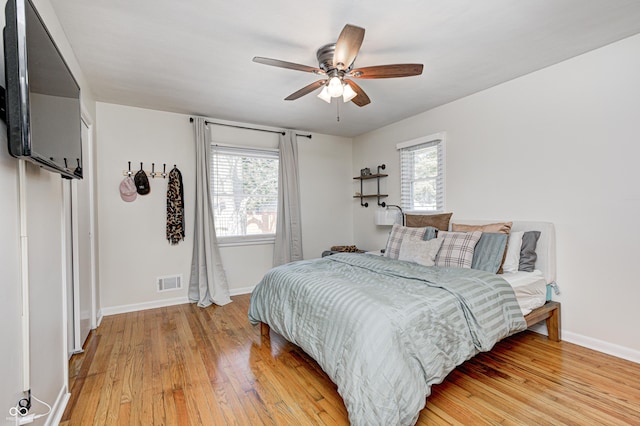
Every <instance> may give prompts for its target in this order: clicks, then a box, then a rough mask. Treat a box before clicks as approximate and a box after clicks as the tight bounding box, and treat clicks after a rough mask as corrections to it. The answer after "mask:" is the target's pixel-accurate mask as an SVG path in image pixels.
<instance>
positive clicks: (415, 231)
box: [384, 224, 426, 259]
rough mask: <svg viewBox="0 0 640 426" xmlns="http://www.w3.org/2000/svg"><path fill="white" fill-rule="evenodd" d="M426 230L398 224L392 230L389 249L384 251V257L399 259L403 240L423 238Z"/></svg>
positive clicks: (388, 244)
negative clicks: (406, 238) (408, 237)
mask: <svg viewBox="0 0 640 426" xmlns="http://www.w3.org/2000/svg"><path fill="white" fill-rule="evenodd" d="M425 229H426V228H409V227H406V226H401V225H398V224H395V225H393V228H391V234H389V239H388V240H387V247H386V248H385V250H384V255H385V256H386V257H389V258H391V259H397V258H398V256H400V246H401V245H402V239H403V238H404V237H406V236H411V237H417V238H422V237H423V236H424V231H425Z"/></svg>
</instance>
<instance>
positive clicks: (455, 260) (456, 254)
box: [436, 231, 482, 268]
mask: <svg viewBox="0 0 640 426" xmlns="http://www.w3.org/2000/svg"><path fill="white" fill-rule="evenodd" d="M481 236H482V232H480V231H473V232H446V231H440V232H438V238H437V239H438V240H440V239H442V247H440V251H439V252H438V256H437V257H436V266H453V267H456V268H471V264H472V263H473V251H474V248H475V246H476V244H477V243H478V240H479V239H480V237H481Z"/></svg>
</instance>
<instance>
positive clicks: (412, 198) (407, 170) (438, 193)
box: [396, 132, 446, 213]
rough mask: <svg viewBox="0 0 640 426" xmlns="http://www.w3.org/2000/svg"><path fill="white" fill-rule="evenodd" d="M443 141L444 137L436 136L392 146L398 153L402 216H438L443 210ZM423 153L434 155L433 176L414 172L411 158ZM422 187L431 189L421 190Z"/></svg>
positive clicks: (413, 159)
mask: <svg viewBox="0 0 640 426" xmlns="http://www.w3.org/2000/svg"><path fill="white" fill-rule="evenodd" d="M445 141H446V133H445V132H440V133H434V134H432V135H428V136H422V137H419V138H416V139H412V140H409V141H405V142H400V143H398V144H396V149H398V150H399V151H400V153H399V156H400V198H401V205H402V208H403V209H404V210H405V212H407V213H438V212H443V211H444V210H445ZM433 148H435V149H436V151H435V153H434V152H433ZM426 150H431V151H432V154H431V155H434V154H435V155H436V161H437V172H436V174H435V175H431V176H425V175H424V174H422V175H421V174H420V173H417V172H416V169H415V166H416V163H415V161H416V157H415V154H416V153H419V152H421V151H422V152H424V151H426ZM425 187H431V188H432V189H431V190H425ZM420 188H422V192H423V194H422V196H421V197H420V196H419V195H418V194H419V193H420ZM424 193H426V194H427V195H425V194H424Z"/></svg>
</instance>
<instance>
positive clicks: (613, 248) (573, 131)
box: [353, 36, 640, 361]
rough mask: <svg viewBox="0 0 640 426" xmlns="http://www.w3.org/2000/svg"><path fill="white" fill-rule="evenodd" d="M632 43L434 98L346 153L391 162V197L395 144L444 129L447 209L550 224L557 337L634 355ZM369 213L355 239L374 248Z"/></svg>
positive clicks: (361, 212) (638, 131) (637, 350)
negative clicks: (464, 93) (558, 306)
mask: <svg viewBox="0 0 640 426" xmlns="http://www.w3.org/2000/svg"><path fill="white" fill-rule="evenodd" d="M638 52H640V36H634V37H631V38H628V39H625V40H622V41H620V42H617V43H615V44H612V45H609V46H606V47H604V48H601V49H599V50H596V51H593V52H590V53H587V54H584V55H582V56H579V57H576V58H573V59H571V60H568V61H565V62H563V63H560V64H557V65H555V66H552V67H549V68H546V69H543V70H541V71H538V72H535V73H533V74H529V75H527V76H524V77H522V78H519V79H516V80H513V81H510V82H507V83H505V84H502V85H499V86H497V87H494V88H492V89H489V90H486V91H483V92H480V93H477V94H475V95H472V96H469V97H466V98H463V99H460V100H458V101H455V102H452V103H450V104H448V105H444V106H442V107H439V108H435V109H433V110H430V111H427V112H425V113H422V114H419V115H417V116H414V117H411V118H409V119H407V120H404V121H401V122H398V123H395V124H393V125H390V126H387V127H384V128H382V129H379V130H377V131H375V132H372V133H369V134H366V135H363V136H361V137H358V138H357V139H356V140H355V141H354V154H353V158H354V169H356V168H359V167H361V166H363V165H370V164H375V163H377V162H387V164H388V165H389V163H391V164H392V165H393V167H392V168H391V170H390V173H391V175H392V176H390V178H389V192H391V194H392V197H390V199H391V200H394V201H398V200H399V182H398V178H397V176H398V170H397V165H398V161H399V160H398V154H397V152H396V150H395V144H396V143H397V142H401V141H405V140H410V139H413V138H416V137H419V136H422V135H429V134H433V133H437V132H441V131H445V132H447V145H446V156H447V157H446V158H447V159H446V210H448V211H453V212H454V219H455V217H461V218H477V219H513V220H526V219H530V220H543V221H551V222H554V223H555V225H556V232H557V250H558V253H557V256H558V283H559V284H560V287H561V289H562V295H561V296H560V297H558V298H557V299H558V300H560V301H561V302H562V328H563V333H564V338H565V339H566V340H572V341H575V342H577V343H580V344H583V345H585V346H591V347H596V348H599V349H600V350H604V351H608V352H611V353H615V354H618V355H621V356H625V357H627V358H630V359H635V360H637V361H640V329H639V328H638V327H637V318H636V313H637V306H636V305H637V301H638V300H640V287H639V286H638V285H637V272H636V267H635V265H636V262H637V255H638V249H637V247H636V245H635V241H636V240H638V239H639V238H640V230H639V228H638V227H637V226H636V225H635V224H636V222H637V219H638V217H639V216H640V189H639V186H638V182H640V172H639V170H640V169H639V168H638V167H637V159H638V158H639V157H640V144H638V135H640V120H638V113H639V112H640V79H638V75H640V55H638ZM425 78H428V76H425ZM354 171H355V170H354ZM369 210H370V209H369ZM371 213H372V212H371V211H365V209H357V210H356V211H355V214H354V226H355V230H354V232H355V239H356V241H357V242H358V243H362V244H363V245H375V246H380V247H381V246H383V245H384V243H385V241H386V232H385V231H378V232H372V231H373V228H374V225H372V223H373V219H372V217H371Z"/></svg>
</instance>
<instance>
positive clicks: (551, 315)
mask: <svg viewBox="0 0 640 426" xmlns="http://www.w3.org/2000/svg"><path fill="white" fill-rule="evenodd" d="M524 319H525V320H526V321H527V328H528V327H531V326H532V325H534V324H537V323H539V322H542V320H544V321H545V322H546V323H547V337H548V338H549V340H553V341H554V342H559V341H560V303H559V302H553V301H551V302H547V303H545V304H544V305H542V306H540V307H539V308H536V309H534V310H533V311H531V312H530V313H529V314H528V315H526V316H525V317H524Z"/></svg>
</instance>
